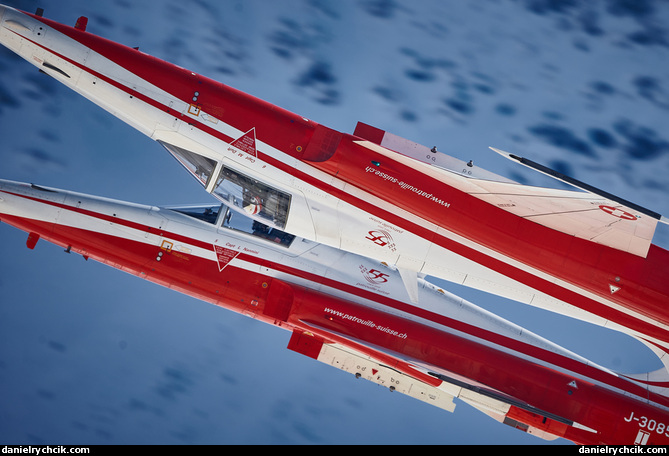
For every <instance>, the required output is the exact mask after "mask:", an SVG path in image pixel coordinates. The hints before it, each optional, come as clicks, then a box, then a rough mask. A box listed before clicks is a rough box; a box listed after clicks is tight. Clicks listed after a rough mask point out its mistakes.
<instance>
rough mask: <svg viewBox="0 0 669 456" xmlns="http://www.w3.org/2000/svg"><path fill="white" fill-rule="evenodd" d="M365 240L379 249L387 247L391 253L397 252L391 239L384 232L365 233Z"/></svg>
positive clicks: (372, 231)
mask: <svg viewBox="0 0 669 456" xmlns="http://www.w3.org/2000/svg"><path fill="white" fill-rule="evenodd" d="M365 239H367V240H368V241H371V242H373V243H374V244H376V245H378V246H379V247H386V246H387V247H388V248H389V249H390V251H391V252H395V251H396V250H397V246H396V245H395V241H394V240H393V237H392V236H391V235H390V233H389V232H388V231H386V230H371V231H369V232H368V233H367V236H366V237H365Z"/></svg>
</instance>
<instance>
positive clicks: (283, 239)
mask: <svg viewBox="0 0 669 456" xmlns="http://www.w3.org/2000/svg"><path fill="white" fill-rule="evenodd" d="M164 209H169V210H171V211H175V212H179V213H180V214H184V215H187V216H189V217H192V218H195V219H197V220H201V221H203V222H206V223H211V224H212V225H214V226H216V227H218V228H225V229H230V230H234V231H237V232H243V233H247V234H250V235H252V236H255V237H259V238H262V239H265V240H267V241H270V242H273V243H275V244H279V245H282V246H284V247H290V245H291V244H292V242H293V240H294V239H295V236H293V235H292V234H288V233H286V232H284V231H281V230H279V229H277V228H272V227H269V226H267V225H264V224H263V223H261V222H259V221H257V220H253V219H251V218H249V217H245V216H244V215H242V214H240V213H237V212H235V211H232V210H231V209H230V208H229V207H227V206H226V205H225V204H216V205H211V204H209V205H191V206H175V207H165V208H164Z"/></svg>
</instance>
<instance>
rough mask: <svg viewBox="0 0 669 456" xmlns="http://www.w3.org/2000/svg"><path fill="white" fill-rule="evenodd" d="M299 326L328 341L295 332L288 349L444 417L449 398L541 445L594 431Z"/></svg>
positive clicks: (390, 355) (361, 344)
mask: <svg viewBox="0 0 669 456" xmlns="http://www.w3.org/2000/svg"><path fill="white" fill-rule="evenodd" d="M302 323H304V324H305V325H307V326H309V327H311V328H312V329H313V330H314V332H322V334H323V335H325V334H327V335H328V336H329V337H328V339H325V340H324V339H322V338H321V337H320V336H317V335H315V334H314V333H311V332H309V331H305V332H301V331H299V330H296V331H294V332H293V334H292V336H291V339H290V342H289V343H288V348H289V349H291V350H293V351H295V352H298V353H301V354H304V355H306V356H309V357H311V358H313V359H315V360H317V361H320V362H322V363H324V364H328V365H331V366H333V367H336V368H338V369H340V370H343V371H345V372H348V373H350V374H353V375H355V377H356V378H362V379H365V380H369V381H371V382H374V383H376V384H378V385H381V386H384V387H386V388H388V389H389V390H390V391H392V392H399V393H402V394H406V395H408V396H410V397H413V398H414V399H418V400H421V401H423V402H426V403H428V404H431V405H434V406H436V407H439V408H441V409H443V410H446V411H448V412H454V410H455V407H456V404H455V402H454V399H455V398H456V397H457V398H458V399H460V400H462V401H463V402H465V403H467V404H468V405H470V406H472V407H474V408H476V409H477V410H479V411H481V412H483V413H485V414H486V415H488V416H490V417H492V418H493V419H495V420H496V421H499V422H501V423H503V424H507V425H509V426H512V427H515V428H518V429H521V430H523V431H525V432H527V433H529V434H532V435H534V436H536V437H539V438H542V439H544V440H555V439H557V438H558V437H561V436H562V435H564V431H565V429H566V428H567V427H568V426H574V427H578V428H581V429H585V430H588V431H590V432H594V431H593V430H591V429H588V428H585V427H583V426H581V425H579V424H578V423H575V422H573V421H571V420H568V419H565V418H562V417H560V416H557V415H553V414H550V413H547V412H544V411H542V410H539V409H536V408H534V407H532V406H531V405H529V404H526V403H524V402H522V401H518V400H516V399H514V398H512V397H510V396H508V395H506V394H503V393H501V392H499V391H496V390H494V389H493V388H489V387H487V386H485V385H482V384H478V383H476V382H472V381H471V380H470V379H466V378H462V377H459V376H454V375H451V374H449V373H440V372H436V371H435V370H434V369H431V368H430V366H422V365H419V364H418V363H413V362H412V361H410V360H404V359H400V358H398V357H397V354H396V353H392V352H388V351H387V350H384V349H382V348H380V347H373V346H369V345H368V344H366V343H364V342H362V341H358V340H355V339H352V338H351V337H350V336H347V335H343V334H337V333H333V332H332V330H331V329H328V328H322V327H320V326H319V325H317V324H314V323H312V322H305V321H302ZM447 374H448V375H447Z"/></svg>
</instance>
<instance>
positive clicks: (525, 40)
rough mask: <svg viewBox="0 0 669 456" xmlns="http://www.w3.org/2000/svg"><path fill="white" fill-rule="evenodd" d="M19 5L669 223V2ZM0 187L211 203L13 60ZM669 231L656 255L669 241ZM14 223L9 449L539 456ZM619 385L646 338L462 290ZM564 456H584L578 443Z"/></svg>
mask: <svg viewBox="0 0 669 456" xmlns="http://www.w3.org/2000/svg"><path fill="white" fill-rule="evenodd" d="M4 3H5V4H7V5H10V6H14V7H17V8H19V9H23V10H26V11H30V12H34V11H35V9H36V8H37V7H42V8H44V9H45V16H46V17H48V18H51V19H55V20H57V21H59V22H63V23H67V24H71V25H74V23H75V21H76V19H77V17H79V16H81V15H84V16H87V17H88V18H89V25H88V31H89V32H91V33H95V34H99V35H102V36H104V37H106V38H110V39H112V40H115V41H119V42H121V43H124V44H127V45H130V46H140V48H141V50H142V51H144V52H147V53H149V54H152V55H155V56H157V57H160V58H163V59H165V60H169V61H171V62H173V63H176V64H179V65H181V66H183V67H186V68H189V69H192V70H193V71H196V72H198V73H201V74H204V75H206V76H209V77H212V78H214V79H217V80H220V81H222V82H224V83H226V84H229V85H231V86H233V87H235V88H238V89H241V90H243V91H246V92H248V93H251V94H253V95H255V96H258V97H260V98H263V99H266V100H268V101H270V102H272V103H274V104H277V105H279V106H282V107H284V108H287V109H289V110H291V111H294V112H297V113H300V114H302V115H304V116H305V117H309V118H312V119H314V120H316V121H318V122H320V123H323V124H325V125H328V126H330V127H332V128H335V129H338V130H342V131H348V132H352V131H353V129H354V127H355V123H356V122H357V121H358V120H360V121H363V122H366V123H369V124H372V125H375V126H377V127H379V128H383V129H385V130H387V131H390V132H393V133H395V134H397V135H401V136H404V137H406V138H408V139H411V140H413V141H416V142H419V143H422V144H425V145H427V146H433V145H436V146H438V148H439V150H441V151H443V152H446V153H448V154H451V155H454V156H456V157H458V158H461V159H463V160H470V159H473V160H474V161H475V162H476V163H477V164H478V165H481V166H482V167H484V168H487V169H490V170H492V171H495V172H497V173H499V174H503V175H506V176H508V177H510V178H512V179H515V180H518V181H521V182H524V183H527V184H532V185H547V186H554V185H556V184H555V182H550V181H546V178H544V177H542V176H541V175H539V174H538V173H533V172H532V171H530V170H526V169H524V168H521V167H518V166H514V164H513V163H511V162H509V161H507V160H504V159H503V158H501V157H499V156H497V155H496V154H494V153H492V152H491V151H490V150H489V149H488V146H494V147H499V148H501V149H504V150H507V151H509V152H513V153H515V154H517V155H521V156H526V157H528V158H531V159H533V160H535V161H539V162H541V163H543V164H546V165H548V166H551V167H552V168H555V169H557V170H559V171H560V172H563V173H565V174H568V175H571V176H572V177H575V178H577V179H580V180H583V181H586V182H588V183H590V184H592V185H595V186H598V187H600V188H603V189H605V190H607V191H610V192H613V193H616V194H619V195H620V196H622V197H624V198H627V199H629V200H632V201H635V202H637V203H640V204H642V205H645V206H647V207H649V208H651V209H653V210H655V211H658V212H661V213H663V214H669V199H668V198H667V197H666V195H667V188H668V186H669V179H668V178H667V176H668V172H669V139H668V134H667V129H666V124H667V114H668V113H669V64H668V63H667V62H669V36H668V35H667V32H668V31H669V4H667V3H666V2H663V1H660V0H657V1H651V0H643V1H642V0H637V1H625V0H592V1H578V0H565V1H549V0H471V1H467V2H463V1H459V0H448V1H442V0H420V1H417V2H411V3H409V2H401V1H399V0H397V1H396V0H345V1H338V2H329V1H325V0H278V1H272V2H269V1H263V0H256V1H250V0H245V1H214V0H198V1H186V2H184V1H179V0H151V1H145V2H134V1H130V0H99V1H96V2H90V1H87V0H68V1H67V2H63V1H58V0H40V1H32V0H30V1H28V0H26V1H10V0H4ZM0 138H1V139H0V170H1V172H0V177H1V178H5V179H12V180H19V181H26V182H34V183H37V184H42V185H48V186H54V187H60V188H65V189H71V190H76V191H80V192H86V193H92V194H97V195H101V196H107V197H111V198H118V199H124V200H129V201H134V202H139V203H146V204H156V205H162V204H182V203H184V204H186V203H195V202H197V203H199V202H208V201H211V197H209V196H208V195H206V194H205V193H204V191H203V190H202V188H201V187H200V186H199V184H198V183H197V182H195V180H194V179H192V178H191V177H189V176H188V175H187V174H186V173H185V172H184V171H183V169H182V168H181V166H180V165H179V164H178V163H177V162H176V161H175V160H174V159H172V158H171V157H169V156H168V154H167V153H166V152H165V151H164V150H163V149H162V148H161V147H160V146H159V145H158V144H157V143H154V142H153V141H151V140H150V139H149V138H147V137H144V136H143V135H141V134H140V133H138V132H136V131H134V130H133V129H131V128H130V127H128V126H126V125H125V124H123V123H122V122H121V121H119V120H117V119H115V118H114V117H112V116H111V115H109V114H108V113H106V112H104V111H103V110H101V109H99V108H97V107H96V106H94V105H93V104H92V103H90V102H89V101H87V100H85V99H83V98H81V97H80V96H79V95H77V94H75V93H74V92H71V91H70V90H69V89H67V88H65V87H63V86H61V85H59V84H58V83H57V82H56V81H54V80H52V79H50V78H49V77H48V76H45V75H44V74H40V73H39V72H38V71H37V69H36V68H34V67H33V66H31V65H30V64H28V63H27V62H25V61H23V60H21V59H20V58H18V57H17V56H15V55H13V54H12V53H10V52H9V51H7V50H6V49H4V48H1V49H0ZM668 239H669V237H668V235H667V230H666V227H661V228H660V229H659V232H658V233H657V235H656V243H659V244H660V245H662V246H664V247H666V246H667V245H669V241H668ZM25 240H26V235H25V234H24V233H22V232H20V231H18V230H16V229H14V228H11V227H9V226H7V225H0V251H1V252H2V254H1V255H0V442H2V443H6V444H11V443H13V444H56V443H60V444H133V443H139V444H512V443H513V444H519V443H520V444H538V443H542V441H541V440H539V439H537V438H535V437H531V436H528V435H526V434H524V433H522V432H521V431H518V430H514V429H511V428H509V427H507V426H504V425H502V424H499V423H497V422H495V421H493V420H492V419H490V418H488V417H487V416H485V415H483V414H481V413H479V412H478V411H476V410H474V409H472V408H470V407H468V406H467V405H466V404H463V403H459V405H458V407H457V409H456V412H455V413H454V414H449V413H447V412H444V411H442V410H439V409H436V408H433V407H431V406H429V405H426V404H423V403H420V402H418V401H413V400H411V399H409V398H406V397H403V396H401V395H399V394H391V393H390V392H388V391H387V390H385V389H383V388H381V387H379V386H376V385H373V384H369V383H366V382H364V381H362V380H360V381H358V380H355V379H354V378H353V377H352V376H350V375H349V374H345V373H343V372H340V371H338V370H336V369H333V368H330V367H328V366H325V365H321V364H320V363H317V362H315V361H313V360H311V359H308V358H306V357H302V356H301V355H298V354H296V353H293V352H290V351H288V350H286V348H285V347H286V345H287V343H288V338H289V334H288V333H286V332H284V331H282V330H280V329H277V328H274V327H270V326H266V325H263V324H260V323H258V322H256V321H254V320H251V319H248V318H245V317H241V316H239V315H236V314H233V313H231V312H228V311H225V310H221V309H218V308H216V307H214V306H211V305H208V304H205V303H202V302H199V301H197V300H195V299H192V298H189V297H187V296H183V295H180V294H178V293H175V292H172V291H169V290H166V289H163V288H161V287H159V286H157V285H153V284H151V283H147V282H144V281H141V280H139V279H138V278H135V277H132V276H129V275H126V274H123V273H121V272H118V271H116V270H113V269H110V268H108V267H106V266H102V265H100V264H96V263H94V262H92V261H89V262H86V261H84V260H83V259H82V258H81V257H79V256H76V255H67V254H64V253H63V252H62V249H61V248H58V247H55V246H52V245H48V244H47V243H45V242H40V243H39V244H38V246H37V248H36V249H35V251H29V250H27V249H26V248H25ZM443 286H445V287H446V288H447V289H449V290H450V291H452V292H454V293H456V294H460V295H462V296H463V297H465V298H467V299H469V300H470V301H472V302H475V303H477V304H479V305H481V306H484V307H486V308H488V309H490V310H493V311H494V312H496V313H498V314H500V315H502V316H505V317H508V318H510V319H511V320H513V321H514V322H516V323H519V324H521V325H524V326H526V327H528V328H529V329H531V330H533V331H535V332H538V333H539V334H541V335H543V336H545V337H547V338H549V339H551V340H553V341H556V342H558V343H560V344H562V345H564V346H566V347H568V348H570V349H572V350H574V351H576V352H577V353H579V354H582V355H584V356H586V357H590V358H591V359H593V360H594V361H596V362H598V363H600V364H603V365H605V366H607V367H610V368H613V369H616V370H620V371H623V372H643V371H649V370H653V369H655V368H658V367H659V363H658V361H657V360H656V359H654V358H653V356H652V355H651V354H650V353H649V352H648V351H647V350H645V349H644V348H643V347H642V346H641V345H640V344H638V343H636V342H635V341H633V340H631V339H629V338H627V337H625V336H621V335H619V334H615V333H612V332H610V331H606V330H602V329H599V328H593V327H591V326H589V325H586V324H583V323H579V322H574V321H571V320H569V319H566V318H563V317H560V316H556V315H552V314H549V313H546V312H543V311H540V310H537V309H531V308H528V307H525V306H521V305H517V304H515V303H512V302H509V301H505V300H502V299H499V298H495V297H490V296H487V295H484V294H481V293H476V292H473V291H471V290H466V289H462V288H459V287H456V286H453V285H451V284H443ZM555 443H565V442H564V441H557V442H555Z"/></svg>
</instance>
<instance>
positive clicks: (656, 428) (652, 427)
mask: <svg viewBox="0 0 669 456" xmlns="http://www.w3.org/2000/svg"><path fill="white" fill-rule="evenodd" d="M624 420H625V421H627V422H628V423H629V422H631V421H636V422H637V423H639V428H641V429H646V430H648V431H650V432H656V433H658V434H660V435H664V436H665V437H669V432H668V431H669V426H667V425H666V423H661V422H658V421H656V420H653V419H650V418H648V417H646V416H634V412H632V413H631V414H630V416H628V417H627V418H624Z"/></svg>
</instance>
